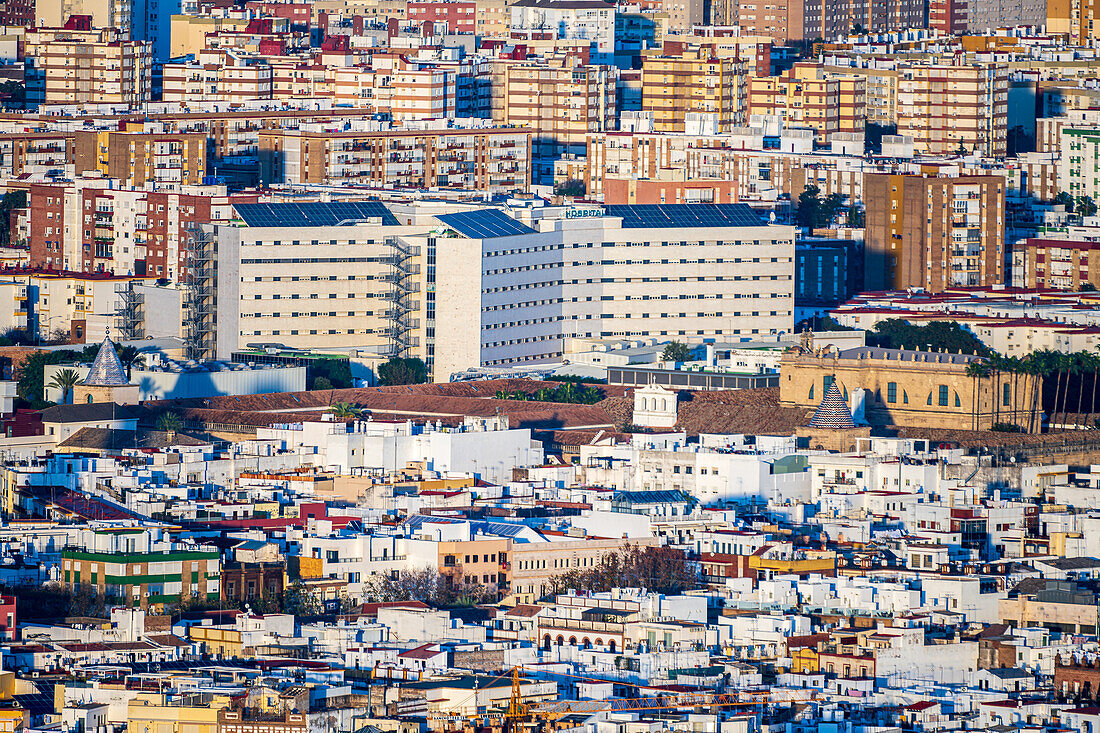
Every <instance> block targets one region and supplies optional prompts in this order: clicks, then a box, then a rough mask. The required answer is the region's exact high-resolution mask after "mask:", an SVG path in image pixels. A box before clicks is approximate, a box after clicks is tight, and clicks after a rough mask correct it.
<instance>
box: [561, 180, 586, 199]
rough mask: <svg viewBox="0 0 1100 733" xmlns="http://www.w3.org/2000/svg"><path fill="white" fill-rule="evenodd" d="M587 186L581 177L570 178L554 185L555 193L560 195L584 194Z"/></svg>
mask: <svg viewBox="0 0 1100 733" xmlns="http://www.w3.org/2000/svg"><path fill="white" fill-rule="evenodd" d="M585 191H586V186H585V185H584V181H582V180H580V179H579V178H570V179H568V180H565V181H562V182H561V183H559V184H558V185H557V186H554V193H556V194H557V195H558V196H584V194H585Z"/></svg>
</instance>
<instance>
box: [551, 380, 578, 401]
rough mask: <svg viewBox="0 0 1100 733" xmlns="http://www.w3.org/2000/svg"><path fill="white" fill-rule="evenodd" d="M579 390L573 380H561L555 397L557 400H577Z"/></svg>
mask: <svg viewBox="0 0 1100 733" xmlns="http://www.w3.org/2000/svg"><path fill="white" fill-rule="evenodd" d="M580 392H581V391H580V390H579V389H577V385H576V384H574V383H573V382H563V383H562V385H561V386H560V387H558V389H557V395H556V398H557V400H558V402H570V403H573V402H579V401H580Z"/></svg>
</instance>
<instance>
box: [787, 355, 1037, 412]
mask: <svg viewBox="0 0 1100 733" xmlns="http://www.w3.org/2000/svg"><path fill="white" fill-rule="evenodd" d="M978 361H979V358H978V357H976V356H973V355H969V354H948V353H943V352H935V351H913V350H909V349H883V348H877V347H870V346H863V347H859V348H854V349H845V350H843V351H841V350H838V349H837V348H836V347H826V348H824V349H813V348H812V347H811V348H802V347H798V348H795V349H792V350H791V351H789V352H787V353H786V354H784V355H783V358H782V360H781V361H780V380H779V400H780V403H781V404H783V405H784V406H787V407H808V408H817V407H818V405H819V404H820V403H821V401H822V399H823V398H824V396H825V392H826V391H827V390H828V389H829V386H830V385H831V384H832V383H833V381H834V380H835V381H836V384H837V387H838V389H839V390H840V392H841V394H842V395H843V397H844V399H845V400H849V401H851V400H852V399H853V397H854V398H855V399H856V401H858V402H859V404H858V405H856V409H853V410H852V412H853V414H854V415H858V414H859V412H860V410H861V409H862V413H863V418H864V419H865V421H866V422H867V423H868V424H870V425H872V426H876V425H877V426H889V425H894V426H899V427H917V428H953V429H956V430H989V429H990V428H991V427H993V425H995V424H997V423H1007V424H1012V425H1017V426H1019V427H1020V428H1021V429H1022V430H1024V431H1028V432H1030V431H1035V430H1038V429H1039V425H1040V419H1039V415H1040V405H1039V404H1037V400H1035V399H1034V397H1035V395H1036V394H1037V393H1038V391H1039V390H1041V388H1042V380H1041V378H1039V377H1034V376H1025V375H1018V376H1016V377H1015V378H1013V375H1002V376H1001V378H1000V379H995V378H993V377H989V376H987V377H981V378H979V377H977V376H972V370H971V369H970V365H971V364H974V363H975V362H978ZM860 390H863V392H862V393H861V392H860Z"/></svg>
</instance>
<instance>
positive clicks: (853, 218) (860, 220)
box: [848, 204, 867, 229]
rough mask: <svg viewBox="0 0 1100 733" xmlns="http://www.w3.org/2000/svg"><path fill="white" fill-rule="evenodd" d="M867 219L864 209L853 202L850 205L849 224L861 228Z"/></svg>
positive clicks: (854, 227)
mask: <svg viewBox="0 0 1100 733" xmlns="http://www.w3.org/2000/svg"><path fill="white" fill-rule="evenodd" d="M866 221H867V217H866V215H865V214H864V213H863V209H861V208H859V207H858V206H857V205H855V204H852V205H851V206H849V207H848V226H850V227H852V228H853V229H859V228H861V227H863V225H864V222H866Z"/></svg>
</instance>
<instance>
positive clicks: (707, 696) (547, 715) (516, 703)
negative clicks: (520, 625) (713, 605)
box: [429, 666, 813, 730]
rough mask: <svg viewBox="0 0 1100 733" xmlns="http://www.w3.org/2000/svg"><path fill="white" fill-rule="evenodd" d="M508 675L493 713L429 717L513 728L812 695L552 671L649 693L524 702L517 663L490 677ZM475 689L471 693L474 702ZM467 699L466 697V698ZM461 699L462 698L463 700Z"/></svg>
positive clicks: (748, 704)
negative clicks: (504, 700)
mask: <svg viewBox="0 0 1100 733" xmlns="http://www.w3.org/2000/svg"><path fill="white" fill-rule="evenodd" d="M506 675H507V676H510V677H511V694H510V695H509V698H508V707H507V708H506V709H505V710H503V711H500V712H496V713H479V712H477V711H475V712H474V713H459V714H452V715H445V714H444V715H440V714H433V715H430V716H429V717H430V719H431V720H432V721H433V722H436V723H443V722H448V721H449V722H471V721H477V722H479V723H486V722H488V721H490V720H494V721H498V722H499V723H501V724H502V727H503V728H504V729H505V730H514V729H515V728H517V727H518V726H519V725H521V724H523V723H539V722H552V721H554V720H557V719H558V718H561V717H564V716H566V715H571V714H592V713H599V712H633V711H645V710H670V709H681V710H682V709H688V708H698V707H705V708H729V707H751V706H755V705H765V704H768V703H796V702H809V701H810V700H812V699H813V694H812V691H810V690H746V691H735V692H687V691H678V690H667V689H664V688H661V687H654V686H651V685H639V684H634V683H631V682H620V681H614V680H605V679H600V678H596V677H584V676H580V675H572V674H568V673H560V672H559V673H556V676H559V677H569V678H571V679H576V680H581V681H584V682H592V683H602V684H607V683H613V684H616V685H620V686H624V687H631V688H634V689H637V690H639V691H643V690H645V691H649V694H640V695H638V696H637V697H614V698H607V699H603V700H547V701H541V702H532V703H528V702H526V701H525V700H524V694H523V689H522V688H523V683H524V681H525V678H524V677H523V669H522V667H520V666H515V667H512V668H511V669H510V670H509V671H507V672H505V673H503V674H501V675H499V676H497V677H495V678H494V679H493V681H496V680H499V679H501V678H503V677H505V676H506ZM476 694H477V693H476V691H475V693H474V694H473V695H472V696H471V697H473V698H474V700H475V703H476ZM467 700H468V699H467ZM464 702H465V701H464Z"/></svg>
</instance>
